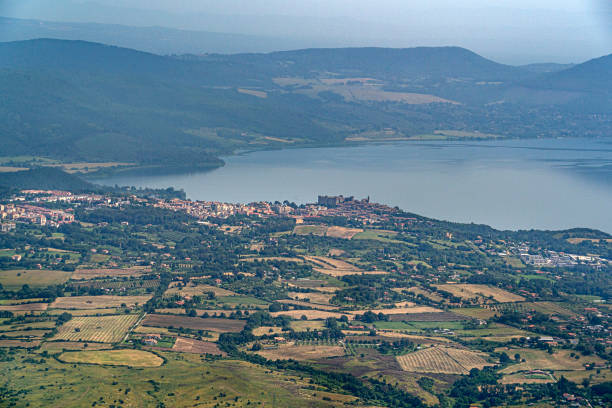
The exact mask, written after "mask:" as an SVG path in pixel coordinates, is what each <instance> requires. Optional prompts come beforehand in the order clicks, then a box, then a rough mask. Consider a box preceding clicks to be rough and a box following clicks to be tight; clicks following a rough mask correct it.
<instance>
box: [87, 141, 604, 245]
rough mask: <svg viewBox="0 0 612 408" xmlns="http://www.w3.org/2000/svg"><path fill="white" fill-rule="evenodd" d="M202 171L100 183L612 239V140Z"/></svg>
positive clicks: (428, 146)
mask: <svg viewBox="0 0 612 408" xmlns="http://www.w3.org/2000/svg"><path fill="white" fill-rule="evenodd" d="M225 160H226V165H225V167H222V168H219V169H216V170H213V171H209V172H201V173H190V174H178V175H177V174H172V175H130V176H127V175H124V176H116V177H110V178H106V179H102V180H94V181H96V182H98V183H101V184H107V185H115V184H118V185H121V186H141V187H145V186H146V187H156V188H162V187H163V188H166V187H170V186H173V187H175V188H180V189H184V190H185V192H186V193H187V196H188V197H189V198H191V199H194V200H216V201H225V202H251V201H259V200H267V201H274V200H279V201H283V200H289V201H294V202H296V203H308V202H314V201H316V198H317V195H318V194H334V195H335V194H344V195H355V196H356V197H358V198H361V197H366V196H370V197H371V199H372V200H373V201H376V202H381V203H385V204H389V205H393V206H395V205H397V206H399V207H401V208H402V209H404V210H406V211H410V212H414V213H418V214H422V215H425V216H429V217H433V218H438V219H445V220H451V221H460V222H475V223H483V224H488V225H491V226H493V227H496V228H501V229H531V228H537V229H563V228H571V227H590V228H597V229H600V230H603V231H606V232H610V233H612V139H608V140H580V139H559V140H508V141H495V142H465V143H463V142H427V143H425V142H403V143H396V144H384V145H368V146H359V147H349V148H314V149H287V150H279V151H266V152H254V153H248V154H244V155H239V156H232V157H227V158H225Z"/></svg>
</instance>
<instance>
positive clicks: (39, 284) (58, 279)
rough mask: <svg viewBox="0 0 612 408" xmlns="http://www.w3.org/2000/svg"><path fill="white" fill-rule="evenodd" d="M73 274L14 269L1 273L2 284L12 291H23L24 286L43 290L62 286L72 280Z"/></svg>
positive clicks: (0, 281) (0, 280) (0, 282)
mask: <svg viewBox="0 0 612 408" xmlns="http://www.w3.org/2000/svg"><path fill="white" fill-rule="evenodd" d="M71 275H72V272H64V271H54V270H39V269H31V270H26V269H14V270H7V271H0V284H2V286H4V287H5V288H7V289H10V290H18V289H21V287H22V286H23V285H29V286H30V287H32V288H43V287H47V286H50V285H60V284H62V283H65V282H67V281H68V279H70V276H71Z"/></svg>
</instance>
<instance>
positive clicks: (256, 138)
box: [0, 39, 612, 167]
mask: <svg viewBox="0 0 612 408" xmlns="http://www.w3.org/2000/svg"><path fill="white" fill-rule="evenodd" d="M611 70H612V56H606V57H602V58H598V59H595V60H591V61H587V62H585V63H583V64H579V65H576V66H569V67H563V66H556V65H555V66H547V67H543V66H540V67H534V66H527V67H514V66H508V65H503V64H498V63H496V62H493V61H490V60H488V59H486V58H483V57H481V56H479V55H477V54H475V53H473V52H471V51H469V50H466V49H463V48H458V47H441V48H427V47H420V48H410V49H385V48H346V49H306V50H299V51H286V52H274V53H269V54H257V53H251V54H235V55H221V54H213V55H182V56H175V57H164V56H159V55H155V54H150V53H146V52H142V51H135V50H132V49H127V48H120V47H115V46H107V45H103V44H98V43H91V42H85V41H65V40H51V39H39V40H30V41H19V42H7V43H0V94H2V99H1V100H0V146H1V147H0V156H12V155H23V154H28V155H36V156H45V157H52V158H56V159H61V160H64V161H75V160H79V161H118V162H130V163H135V164H138V165H144V166H179V165H181V166H182V165H189V166H203V167H210V166H217V165H220V164H221V163H222V162H221V161H220V160H219V159H217V158H216V157H217V156H218V155H222V154H228V153H231V152H234V151H236V150H251V149H267V148H278V147H286V146H313V145H344V144H351V143H355V142H360V141H384V140H403V139H414V138H420V139H423V138H425V139H427V138H440V137H442V136H445V137H451V138H466V137H468V138H482V137H494V136H496V137H546V136H548V137H556V136H609V135H610V134H612V133H611V126H612V125H611V123H612V121H611V120H610V119H611V118H610V114H611V112H612V96H611V95H612V83H611V79H612V71H611Z"/></svg>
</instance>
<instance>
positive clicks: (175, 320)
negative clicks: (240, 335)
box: [142, 314, 246, 333]
mask: <svg viewBox="0 0 612 408" xmlns="http://www.w3.org/2000/svg"><path fill="white" fill-rule="evenodd" d="M245 324H246V322H245V321H244V320H235V319H217V318H201V317H189V316H176V315H160V314H149V315H147V316H146V317H145V318H144V320H143V321H142V325H143V326H154V327H166V328H168V327H174V328H179V327H183V328H186V329H194V330H210V331H215V332H219V333H237V332H239V331H241V330H242V328H243V327H244V325H245Z"/></svg>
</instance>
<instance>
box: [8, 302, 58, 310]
mask: <svg viewBox="0 0 612 408" xmlns="http://www.w3.org/2000/svg"><path fill="white" fill-rule="evenodd" d="M48 307H49V304H48V303H21V304H17V305H0V310H5V311H8V312H20V311H23V312H31V311H42V310H47V308H48Z"/></svg>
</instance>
